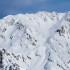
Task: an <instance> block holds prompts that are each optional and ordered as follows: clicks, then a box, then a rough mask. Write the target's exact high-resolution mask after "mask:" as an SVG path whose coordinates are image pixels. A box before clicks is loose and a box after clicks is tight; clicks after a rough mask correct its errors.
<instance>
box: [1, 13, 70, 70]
mask: <svg viewBox="0 0 70 70" xmlns="http://www.w3.org/2000/svg"><path fill="white" fill-rule="evenodd" d="M0 70H70V12H66V13H56V12H52V13H49V12H38V13H36V14H25V15H24V14H18V15H9V16H6V17H4V18H3V19H1V20H0Z"/></svg>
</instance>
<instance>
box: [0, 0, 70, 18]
mask: <svg viewBox="0 0 70 70" xmlns="http://www.w3.org/2000/svg"><path fill="white" fill-rule="evenodd" d="M38 11H48V12H53V11H55V12H67V11H70V0H0V19H1V18H3V17H5V16H7V15H16V14H19V13H23V14H26V13H36V12H38Z"/></svg>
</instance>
